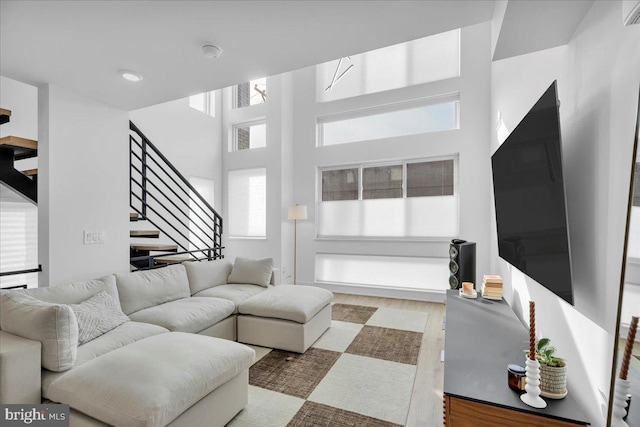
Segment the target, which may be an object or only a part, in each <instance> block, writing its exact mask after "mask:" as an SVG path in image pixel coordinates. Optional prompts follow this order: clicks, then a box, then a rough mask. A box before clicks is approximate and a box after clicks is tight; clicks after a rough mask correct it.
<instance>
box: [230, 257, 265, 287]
mask: <svg viewBox="0 0 640 427" xmlns="http://www.w3.org/2000/svg"><path fill="white" fill-rule="evenodd" d="M272 273H273V258H263V259H253V258H242V257H237V258H236V261H235V262H234V263H233V268H232V269H231V274H229V278H228V279H227V283H247V284H252V285H258V286H264V287H265V288H266V287H267V286H269V282H270V281H271V274H272Z"/></svg>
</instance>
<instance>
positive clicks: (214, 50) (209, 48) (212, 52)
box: [202, 43, 222, 59]
mask: <svg viewBox="0 0 640 427" xmlns="http://www.w3.org/2000/svg"><path fill="white" fill-rule="evenodd" d="M202 53H203V54H204V56H205V58H212V59H217V58H218V57H219V56H220V55H222V48H221V47H219V46H216V45H214V44H210V43H207V44H203V45H202Z"/></svg>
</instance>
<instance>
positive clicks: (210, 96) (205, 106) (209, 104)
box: [189, 91, 216, 117]
mask: <svg viewBox="0 0 640 427" xmlns="http://www.w3.org/2000/svg"><path fill="white" fill-rule="evenodd" d="M215 95H216V93H215V91H211V92H204V93H199V94H197V95H193V96H190V97H189V107H191V108H193V109H194V110H198V111H200V112H201V113H204V114H207V115H209V116H211V117H215V116H216V97H215Z"/></svg>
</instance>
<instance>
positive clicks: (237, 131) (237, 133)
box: [231, 120, 267, 151]
mask: <svg viewBox="0 0 640 427" xmlns="http://www.w3.org/2000/svg"><path fill="white" fill-rule="evenodd" d="M266 146H267V123H266V122H265V121H264V120H259V121H254V122H250V123H240V124H237V125H234V126H233V143H232V146H231V151H240V150H250V149H253V148H261V147H266Z"/></svg>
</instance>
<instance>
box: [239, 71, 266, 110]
mask: <svg viewBox="0 0 640 427" xmlns="http://www.w3.org/2000/svg"><path fill="white" fill-rule="evenodd" d="M233 92H234V93H233V99H234V102H233V108H244V107H248V106H250V105H257V104H264V103H265V102H267V79H266V77H263V78H261V79H255V80H251V81H249V82H246V83H240V84H239V85H236V86H234V90H233Z"/></svg>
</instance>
